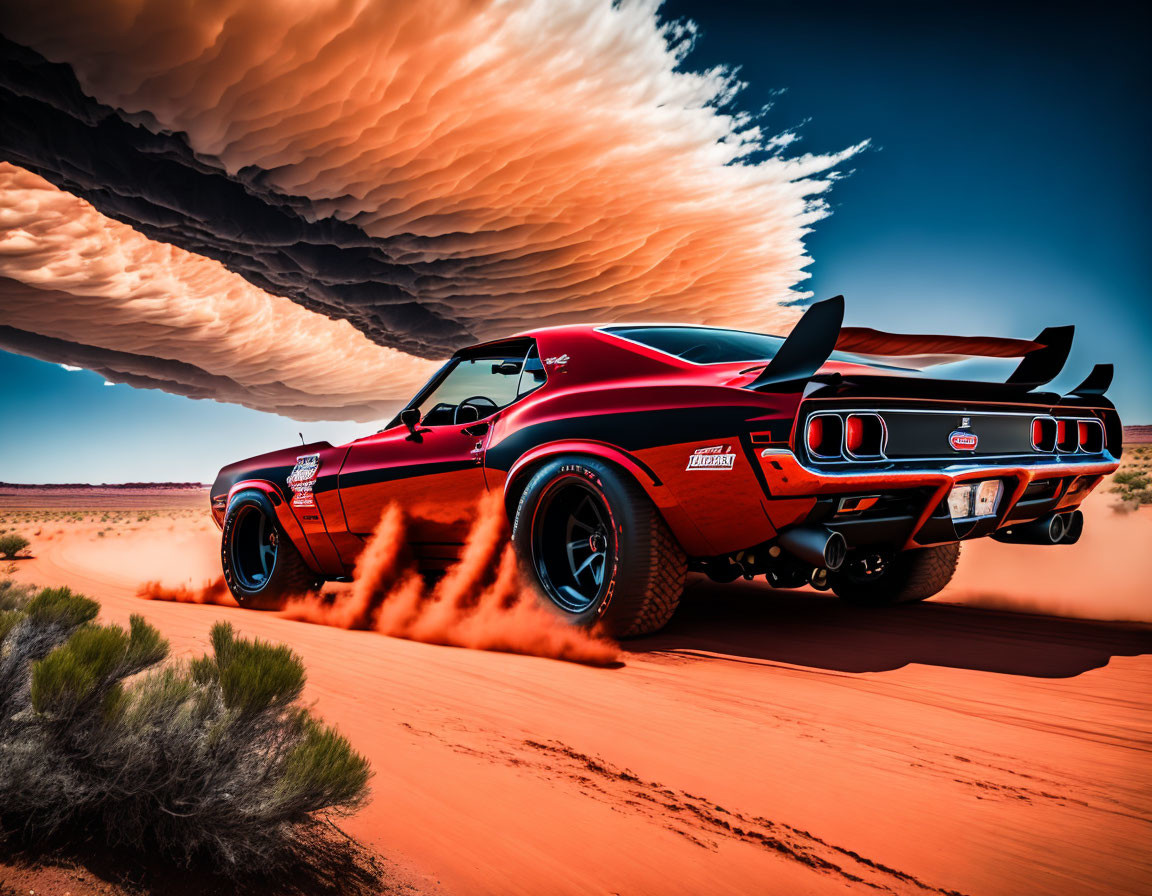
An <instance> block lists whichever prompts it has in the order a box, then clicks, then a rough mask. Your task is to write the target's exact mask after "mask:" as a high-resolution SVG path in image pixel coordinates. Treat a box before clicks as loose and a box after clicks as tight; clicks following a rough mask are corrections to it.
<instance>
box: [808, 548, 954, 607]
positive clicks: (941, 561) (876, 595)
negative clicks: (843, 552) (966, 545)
mask: <svg viewBox="0 0 1152 896" xmlns="http://www.w3.org/2000/svg"><path fill="white" fill-rule="evenodd" d="M959 560H960V542H955V543H953V544H944V545H939V546H937V547H934V548H920V549H918V550H912V551H902V552H901V553H899V554H897V555H896V556H895V557H893V558H892V559H891V560H889V561H888V563H887V565H886V566H885V567H884V569H883V570H882V571H881V572H879V573H876V574H874V575H871V576H868V577H867V578H864V576H863V575H862V573H860V572H858V571H857V572H854V571H853V570H852V568H851V567H852V563H851V562H849V563H846V564H845V566H844V568H843V569H841V570H839V571H837V572H834V573H829V574H828V583H829V584H830V585H831V586H832V590H833V591H835V592H836V595H837V596H838V597H840V598H841V599H842V600H844V601H846V602H848V603H850V604H857V605H859V606H867V607H888V606H892V605H893V604H907V603H912V602H914V601H920V600H924V599H926V598H929V597H931V596H932V595H933V594H936V593H938V592H939V591H940V590H941V589H942V588H943V587H944V586H945V585H947V584H948V583H949V582H950V581H952V576H953V574H954V573H955V572H956V564H957V562H958V561H959Z"/></svg>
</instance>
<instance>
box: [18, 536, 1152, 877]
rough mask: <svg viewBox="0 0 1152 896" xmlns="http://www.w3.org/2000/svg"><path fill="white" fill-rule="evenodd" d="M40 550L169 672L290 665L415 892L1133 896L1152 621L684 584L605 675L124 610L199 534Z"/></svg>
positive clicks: (247, 621) (354, 635)
mask: <svg viewBox="0 0 1152 896" xmlns="http://www.w3.org/2000/svg"><path fill="white" fill-rule="evenodd" d="M1142 525H1143V523H1142ZM45 534H46V535H50V536H51V538H50V539H44V538H41V539H40V540H39V541H38V542H37V544H36V553H37V559H35V560H33V561H27V562H24V563H22V564H20V566H21V569H20V572H19V573H18V576H19V577H20V578H26V579H34V580H36V581H38V582H40V583H42V584H69V585H72V586H73V587H75V588H77V589H79V590H82V591H85V592H87V593H88V594H90V595H92V596H94V597H97V598H99V599H100V600H101V601H102V602H103V607H104V610H103V617H104V618H105V619H106V620H109V621H116V622H124V621H126V620H127V617H128V615H129V614H130V613H142V614H144V615H145V616H146V617H147V618H148V619H149V620H151V621H152V622H153V623H155V624H156V625H157V626H159V627H160V628H161V629H162V630H163V631H164V633H165V634H166V635H167V636H168V637H169V638H171V640H172V644H173V648H174V652H175V653H177V654H182V655H187V654H192V653H197V652H199V651H201V650H202V649H203V647H204V645H205V641H206V635H207V631H208V628H209V627H210V626H211V624H212V623H213V622H214V621H215V620H217V619H222V618H223V619H229V620H230V621H232V622H233V623H234V624H235V625H236V626H237V628H238V629H239V630H240V631H242V632H243V633H245V634H247V635H255V636H259V637H262V638H267V639H271V640H275V641H282V642H287V643H290V644H291V645H292V646H293V647H294V648H295V649H296V650H298V651H299V652H300V654H301V655H302V656H303V657H304V660H305V662H306V664H307V667H308V672H309V686H308V696H309V698H310V699H312V700H314V701H316V703H317V706H318V709H319V711H320V713H321V714H322V715H323V716H325V717H326V718H327V719H328V720H330V721H333V722H335V723H337V724H338V725H339V726H340V727H341V729H342V730H343V731H344V732H345V733H346V734H347V735H348V736H349V737H350V738H351V739H352V741H353V743H354V744H355V745H356V746H357V747H358V748H359V749H361V750H362V751H363V752H365V753H367V754H368V755H369V756H370V758H371V759H372V763H373V766H374V768H375V771H376V776H375V779H374V782H373V790H374V798H373V801H372V803H371V804H370V805H369V806H368V808H367V809H365V810H364V811H363V812H362V813H361V814H359V815H358V816H356V817H355V818H353V819H351V820H349V821H348V822H347V827H348V829H349V830H350V831H351V832H352V833H354V834H356V835H357V836H359V837H361V838H363V839H365V840H366V841H368V842H369V843H371V844H372V845H374V846H375V847H377V848H378V849H380V850H381V851H383V852H385V853H387V854H388V855H389V856H391V857H393V858H394V859H396V860H398V861H400V862H401V863H403V864H406V865H407V866H408V868H409V869H410V870H411V871H412V873H413V874H414V875H416V876H417V877H418V878H419V879H420V880H421V882H422V884H423V885H425V886H428V887H430V888H432V889H434V890H435V889H437V888H439V889H442V890H443V891H444V892H447V893H487V892H491V893H497V892H498V893H525V894H541V893H561V894H566V893H573V894H575V893H709V894H712V893H789V894H791V893H827V892H843V891H860V892H875V891H876V889H877V888H879V890H880V891H881V892H887V891H893V892H897V893H938V892H951V891H958V892H962V893H972V894H1020V893H1052V894H1057V893H1060V894H1065V893H1080V894H1088V893H1117V892H1123V893H1137V892H1152V884H1150V883H1149V882H1150V881H1152V860H1150V856H1152V762H1150V759H1152V710H1150V708H1149V700H1150V697H1149V695H1150V694H1152V627H1150V626H1147V625H1140V624H1134V623H1129V624H1119V623H1104V622H1093V621H1087V620H1074V619H1067V618H1054V617H1043V616H1033V615H1024V614H1020V613H1012V612H1004V611H999V610H990V609H985V608H982V607H979V606H958V605H952V604H948V603H944V602H941V601H939V600H937V601H933V602H929V603H926V604H921V605H915V606H907V607H902V608H898V609H893V610H881V611H876V610H870V611H865V610H856V609H851V608H847V607H844V606H842V605H840V604H839V603H838V602H837V601H836V600H835V599H832V598H829V597H826V596H824V595H818V594H815V593H801V592H795V593H790V592H772V591H771V590H769V589H767V588H766V587H764V586H760V585H735V586H716V585H712V584H709V583H707V582H704V581H697V582H694V583H693V585H692V587H691V589H690V593H689V594H688V596H687V598H686V600H685V603H684V605H683V608H682V611H681V612H680V613H679V614H678V615H677V617H676V619H675V620H674V621H673V623H672V624H671V626H669V628H668V629H667V630H666V631H665V632H664V633H662V634H660V635H658V636H656V637H653V638H648V639H644V640H642V641H637V642H632V643H631V644H629V645H627V652H626V653H625V656H624V663H623V665H622V666H620V667H617V668H610V669H598V668H590V667H586V666H580V665H575V664H571V663H564V662H559V661H555V660H547V659H540V658H536V657H525V656H512V655H508V654H501V653H486V652H479V651H473V650H463V649H457V648H449V647H440V646H435V645H429V644H421V643H414V642H410V641H403V640H397V639H393V638H388V637H385V636H382V635H379V634H375V633H372V632H356V631H345V630H342V629H336V628H328V627H324V626H319V625H309V624H307V623H302V622H294V621H291V620H288V619H285V618H282V617H280V616H278V615H276V614H270V613H257V612H252V611H244V610H240V609H235V608H230V607H220V606H203V605H190V604H178V603H163V602H156V601H144V600H141V599H140V598H138V597H137V596H136V590H137V586H138V585H139V584H140V582H141V580H142V579H144V578H151V577H156V576H158V575H160V574H161V573H164V572H166V573H167V575H168V577H169V578H170V579H171V578H172V577H173V576H175V577H176V578H177V579H179V578H180V577H181V576H182V575H183V574H184V573H187V576H189V577H194V576H195V575H198V574H199V573H200V571H201V570H206V571H211V568H212V564H213V563H214V561H215V537H216V532H215V529H213V528H211V526H210V525H204V524H203V523H202V521H201V522H195V523H194V522H191V521H187V520H183V519H177V520H173V521H165V520H163V519H160V520H152V521H149V522H146V523H142V524H140V525H139V526H136V527H135V528H134V529H133V530H131V531H124V532H122V533H121V534H114V533H109V534H108V535H107V536H105V537H101V538H97V537H95V535H94V532H93V531H92V529H91V527H89V528H85V527H84V526H83V525H78V526H72V527H69V526H60V527H49V528H48V529H46V532H45ZM998 547H999V546H998ZM1028 550H1029V551H1030V553H1029V554H1028V558H1030V559H1028V560H1026V561H1022V562H1031V563H1042V562H1045V557H1051V556H1052V555H1051V554H1045V551H1046V550H1048V549H1043V548H1040V549H1028ZM1069 550H1073V549H1069ZM997 556H999V555H996V554H988V553H981V552H980V551H979V550H977V551H973V552H972V555H970V556H969V557H968V558H966V561H967V562H968V563H969V564H970V566H974V567H976V569H977V570H979V571H980V573H981V575H984V576H989V577H991V574H992V573H993V572H994V570H993V569H992V568H991V565H990V564H991V562H992V561H989V560H988V558H989V557H992V560H993V561H995V560H996V557H997ZM1085 556H1087V555H1085ZM1092 556H1093V557H1094V558H1095V560H1094V562H1101V563H1106V561H1107V558H1106V557H1104V558H1100V557H1099V556H1098V555H1097V554H1093V555H1092ZM1141 562H1143V563H1144V564H1145V566H1146V565H1147V563H1148V562H1149V561H1148V560H1147V559H1146V558H1145V559H1144V560H1142V561H1141ZM1144 569H1145V567H1140V568H1139V569H1137V570H1136V571H1135V572H1134V571H1132V570H1129V572H1128V573H1127V574H1128V575H1135V574H1136V573H1139V574H1141V575H1142V574H1143V571H1144ZM974 575H975V571H974V570H973V569H966V570H965V576H964V577H963V578H962V581H961V582H960V583H958V586H959V587H958V589H957V591H956V593H957V594H964V595H966V596H964V599H965V600H972V599H973V598H972V594H973V593H976V592H974V590H973V581H974V579H973V576H974ZM1143 581H1149V579H1147V578H1145V579H1144V580H1143ZM1000 584H1001V585H1002V584H1003V580H1002V579H1001V580H1000ZM1134 587H1135V590H1134V591H1133V593H1138V592H1139V587H1138V586H1134ZM976 591H978V589H976ZM978 596H979V595H978V594H977V598H978ZM1024 597H1025V598H1027V597H1028V595H1024ZM1032 597H1033V598H1035V597H1036V595H1033V596H1032ZM1001 598H1002V596H1001ZM1001 598H997V600H1001ZM944 599H945V600H946V599H947V595H945V598H944ZM976 602H979V601H978V600H976ZM437 882H438V884H439V887H437Z"/></svg>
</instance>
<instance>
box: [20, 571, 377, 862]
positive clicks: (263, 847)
mask: <svg viewBox="0 0 1152 896" xmlns="http://www.w3.org/2000/svg"><path fill="white" fill-rule="evenodd" d="M97 610H98V606H97V605H96V604H95V602H93V601H90V600H88V599H87V598H85V597H82V596H80V595H76V594H73V593H72V592H70V591H68V590H67V589H46V590H43V591H40V592H38V593H36V594H29V593H27V589H24V590H21V589H20V588H19V586H6V587H0V823H2V824H3V827H4V828H7V829H9V830H17V829H18V830H22V831H31V832H33V833H34V834H35V835H37V836H50V835H55V836H56V837H59V836H60V835H61V833H62V832H65V833H67V832H70V831H72V832H85V833H84V836H90V835H91V833H94V832H98V833H99V836H101V837H103V838H104V841H105V842H106V843H107V844H108V845H110V846H120V847H128V848H130V849H132V850H137V851H139V852H140V853H142V854H146V855H158V856H162V857H164V858H166V859H167V860H170V861H176V862H179V863H182V864H185V865H189V864H192V863H195V862H198V861H200V862H203V863H204V864H205V865H206V866H207V867H211V868H215V869H218V870H220V871H221V872H223V873H226V874H231V875H234V876H239V875H242V874H243V875H247V874H250V873H260V872H268V871H274V870H276V869H282V868H285V867H291V866H292V865H293V864H294V863H296V862H298V861H299V860H300V859H301V851H302V850H303V851H305V852H307V850H308V848H309V845H310V844H313V843H315V842H316V835H317V830H318V829H319V826H320V824H321V823H322V821H323V817H324V815H325V814H326V813H329V812H347V811H350V810H352V809H354V808H356V807H357V806H359V805H360V803H361V802H362V801H363V800H364V799H365V797H366V795H367V783H368V778H369V775H370V771H369V767H368V762H367V760H365V759H364V757H362V756H360V755H359V754H358V753H356V752H355V751H354V750H353V749H352V747H351V745H350V744H349V743H348V741H347V740H346V739H345V738H344V737H343V736H341V735H340V734H339V733H338V732H337V731H335V730H334V729H332V728H329V727H326V726H324V725H323V724H321V723H320V722H319V721H317V720H316V719H315V718H313V717H312V715H311V714H310V713H309V712H308V710H306V709H304V708H302V707H301V706H299V705H298V700H299V697H300V694H301V692H302V690H303V688H304V682H305V674H304V668H303V664H302V663H301V661H300V658H299V657H298V656H296V654H294V653H293V652H292V651H291V650H289V649H288V648H287V647H283V646H278V645H273V644H267V643H264V642H261V641H253V640H247V639H244V638H239V637H237V636H236V634H235V632H234V631H233V630H232V628H231V626H229V625H227V624H225V623H219V624H217V625H216V626H215V627H213V629H212V634H211V640H212V650H211V652H210V653H208V654H206V655H204V656H202V657H200V658H198V659H195V660H193V661H192V662H191V663H181V664H176V663H170V664H166V665H161V661H162V660H163V659H164V658H165V656H166V655H167V652H168V644H167V642H166V641H164V639H163V638H161V636H160V633H159V632H158V631H157V630H156V629H155V628H153V627H152V626H151V625H149V624H148V623H147V622H145V621H144V619H143V618H141V617H139V616H133V617H132V620H131V623H130V626H129V628H128V630H125V629H123V628H121V627H119V626H114V625H96V624H94V623H93V621H92V620H93V619H94V618H95V615H96V612H97Z"/></svg>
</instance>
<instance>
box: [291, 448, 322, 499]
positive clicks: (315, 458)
mask: <svg viewBox="0 0 1152 896" xmlns="http://www.w3.org/2000/svg"><path fill="white" fill-rule="evenodd" d="M319 472H320V455H319V454H306V455H304V456H303V457H298V458H296V466H294V467H293V468H292V472H291V473H289V474H288V487H289V488H290V489H292V506H293V507H315V506H316V498H315V497H314V496H313V495H312V487H313V486H314V485H315V484H316V476H317V474H318V473H319Z"/></svg>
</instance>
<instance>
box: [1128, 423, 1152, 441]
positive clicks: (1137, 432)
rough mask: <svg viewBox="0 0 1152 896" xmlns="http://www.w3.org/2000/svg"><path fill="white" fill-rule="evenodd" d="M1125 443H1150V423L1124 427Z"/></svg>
mask: <svg viewBox="0 0 1152 896" xmlns="http://www.w3.org/2000/svg"><path fill="white" fill-rule="evenodd" d="M1124 444H1125V445H1152V423H1147V424H1143V425H1141V426H1125V427H1124Z"/></svg>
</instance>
